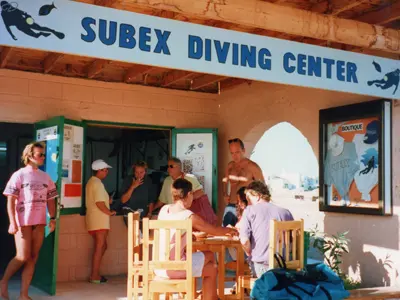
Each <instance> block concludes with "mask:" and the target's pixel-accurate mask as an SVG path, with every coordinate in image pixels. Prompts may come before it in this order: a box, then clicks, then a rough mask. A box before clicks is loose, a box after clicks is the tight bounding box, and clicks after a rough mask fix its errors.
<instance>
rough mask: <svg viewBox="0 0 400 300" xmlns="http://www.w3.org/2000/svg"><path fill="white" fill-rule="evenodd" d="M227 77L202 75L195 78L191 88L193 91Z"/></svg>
mask: <svg viewBox="0 0 400 300" xmlns="http://www.w3.org/2000/svg"><path fill="white" fill-rule="evenodd" d="M226 78H227V77H224V76H218V75H202V76H200V77H198V78H195V79H193V81H192V84H191V86H190V89H191V90H192V91H195V90H198V89H201V88H203V87H206V86H209V85H211V84H214V83H216V82H218V81H221V80H224V79H226Z"/></svg>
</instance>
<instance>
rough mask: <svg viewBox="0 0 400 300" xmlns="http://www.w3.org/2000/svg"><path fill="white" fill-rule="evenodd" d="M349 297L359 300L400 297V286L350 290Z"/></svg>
mask: <svg viewBox="0 0 400 300" xmlns="http://www.w3.org/2000/svg"><path fill="white" fill-rule="evenodd" d="M350 294H351V295H350V297H349V298H348V299H357V300H381V299H400V287H376V288H367V289H357V290H352V291H350Z"/></svg>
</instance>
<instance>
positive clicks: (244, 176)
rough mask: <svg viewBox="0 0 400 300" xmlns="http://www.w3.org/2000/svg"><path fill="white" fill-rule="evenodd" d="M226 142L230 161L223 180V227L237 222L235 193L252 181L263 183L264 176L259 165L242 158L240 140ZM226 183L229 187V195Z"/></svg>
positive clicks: (241, 142)
mask: <svg viewBox="0 0 400 300" xmlns="http://www.w3.org/2000/svg"><path fill="white" fill-rule="evenodd" d="M228 142H229V151H230V153H231V156H232V161H231V162H229V164H228V167H227V169H226V172H225V177H224V179H223V192H224V200H225V204H226V208H225V212H224V217H223V222H222V223H223V226H227V225H229V224H230V225H232V226H235V225H236V223H237V221H238V220H237V216H236V203H237V197H236V194H237V191H238V190H239V189H240V188H241V187H243V186H244V187H246V186H247V185H249V183H250V182H252V181H254V180H261V181H262V182H264V176H263V174H262V171H261V168H260V167H259V165H257V164H256V163H255V162H254V161H252V160H250V159H248V158H246V157H245V156H244V155H245V148H244V144H243V141H242V140H241V139H239V138H235V139H231V140H229V141H228ZM228 183H229V185H230V191H229V194H228Z"/></svg>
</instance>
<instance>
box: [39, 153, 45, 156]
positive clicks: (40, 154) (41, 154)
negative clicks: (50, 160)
mask: <svg viewBox="0 0 400 300" xmlns="http://www.w3.org/2000/svg"><path fill="white" fill-rule="evenodd" d="M38 156H39V157H46V154H45V153H39V154H38Z"/></svg>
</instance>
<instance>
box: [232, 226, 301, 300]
mask: <svg viewBox="0 0 400 300" xmlns="http://www.w3.org/2000/svg"><path fill="white" fill-rule="evenodd" d="M269 236H270V243H269V258H268V259H269V268H270V269H273V268H277V267H278V263H277V262H276V261H275V258H274V254H275V253H279V254H280V255H282V256H283V257H284V258H285V262H286V267H287V268H288V269H294V270H300V269H303V267H304V221H303V219H300V220H299V221H276V220H271V221H270V227H269ZM256 280H257V278H251V277H250V276H240V277H239V296H240V299H244V296H245V295H244V294H245V293H244V290H245V289H247V290H251V289H252V288H253V286H254V282H255V281H256Z"/></svg>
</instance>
